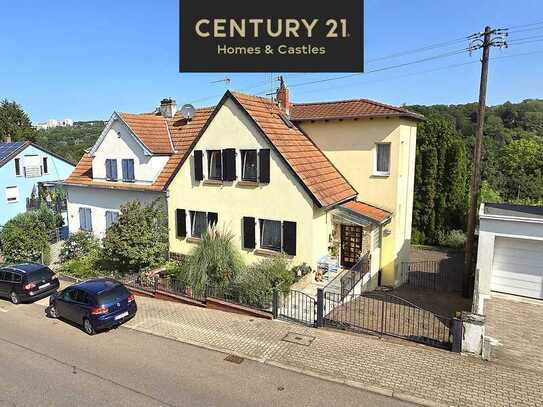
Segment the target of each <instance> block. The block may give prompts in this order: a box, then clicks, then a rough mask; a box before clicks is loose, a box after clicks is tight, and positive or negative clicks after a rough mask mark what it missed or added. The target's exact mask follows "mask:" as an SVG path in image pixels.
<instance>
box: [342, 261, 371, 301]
mask: <svg viewBox="0 0 543 407" xmlns="http://www.w3.org/2000/svg"><path fill="white" fill-rule="evenodd" d="M369 271H370V262H369V259H368V258H367V257H363V258H361V259H360V260H358V262H357V263H356V264H355V265H354V266H353V267H351V269H350V270H349V271H347V272H346V273H344V274H343V275H342V276H341V280H340V281H341V295H342V297H346V296H347V295H348V294H349V293H350V292H351V290H352V289H353V288H354V287H355V286H356V285H357V284H358V283H359V282H360V280H362V279H363V278H364V276H365V275H366V274H367V273H368V272H369Z"/></svg>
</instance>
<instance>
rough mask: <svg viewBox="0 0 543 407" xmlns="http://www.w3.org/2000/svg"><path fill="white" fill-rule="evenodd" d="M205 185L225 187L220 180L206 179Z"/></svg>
mask: <svg viewBox="0 0 543 407" xmlns="http://www.w3.org/2000/svg"><path fill="white" fill-rule="evenodd" d="M203 183H204V185H223V182H222V180H220V179H205V180H204V181H203Z"/></svg>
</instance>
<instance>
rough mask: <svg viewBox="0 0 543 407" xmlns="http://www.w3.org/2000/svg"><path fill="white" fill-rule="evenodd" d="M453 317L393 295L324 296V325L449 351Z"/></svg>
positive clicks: (376, 292)
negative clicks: (436, 312) (392, 337)
mask: <svg viewBox="0 0 543 407" xmlns="http://www.w3.org/2000/svg"><path fill="white" fill-rule="evenodd" d="M451 324H452V318H447V317H442V316H440V315H436V314H434V313H432V312H430V311H428V310H425V309H422V308H420V307H418V306H416V305H415V304H412V303H410V302H409V301H406V300H404V299H403V298H400V297H397V296H395V295H392V294H389V293H386V292H380V291H372V292H367V293H362V294H356V295H354V294H349V295H348V296H347V297H345V298H343V299H342V298H341V295H340V294H336V293H330V292H325V293H324V325H327V326H331V327H334V328H339V329H345V330H350V331H355V332H366V333H373V334H376V335H379V336H383V335H387V336H394V337H398V338H402V339H407V340H410V341H414V342H419V343H423V344H426V345H430V346H434V347H438V348H445V349H451V347H452V332H451V331H452V325H451Z"/></svg>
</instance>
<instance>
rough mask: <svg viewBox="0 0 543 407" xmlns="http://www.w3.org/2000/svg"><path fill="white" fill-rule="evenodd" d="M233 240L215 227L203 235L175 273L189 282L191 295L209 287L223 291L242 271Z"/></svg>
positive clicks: (238, 252)
mask: <svg viewBox="0 0 543 407" xmlns="http://www.w3.org/2000/svg"><path fill="white" fill-rule="evenodd" d="M233 238H234V235H233V234H232V233H231V232H229V231H226V230H222V229H218V228H216V227H210V228H209V229H208V230H207V231H206V232H205V233H204V234H203V235H202V240H201V242H199V244H198V245H197V246H196V247H195V248H194V249H193V250H192V251H191V253H190V254H189V256H188V257H187V259H186V260H185V262H184V263H183V264H182V265H181V266H180V269H179V273H178V274H179V275H180V276H183V277H182V278H186V279H187V281H188V282H190V285H191V286H192V289H193V290H194V292H196V293H203V292H204V289H205V287H206V285H208V284H209V285H212V286H213V287H219V288H221V287H226V286H228V285H229V284H230V282H232V281H233V280H234V279H235V278H236V276H237V275H238V274H239V272H240V271H241V270H242V268H243V260H242V258H241V253H240V251H239V250H238V249H237V248H236V247H235V246H234V244H233Z"/></svg>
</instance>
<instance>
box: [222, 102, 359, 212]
mask: <svg viewBox="0 0 543 407" xmlns="http://www.w3.org/2000/svg"><path fill="white" fill-rule="evenodd" d="M231 94H232V96H233V97H234V98H235V100H237V101H238V103H239V104H240V105H241V106H242V107H243V108H244V109H245V110H246V111H247V113H249V115H250V116H251V117H252V118H253V120H254V121H255V123H256V125H257V126H258V127H259V128H260V130H262V132H263V133H264V135H265V136H266V137H267V138H268V139H269V141H270V143H271V144H272V146H273V147H275V149H276V150H277V151H278V152H279V154H280V155H281V156H282V157H283V158H284V159H285V161H286V162H287V164H288V165H289V166H290V167H291V168H292V170H293V172H294V173H295V174H296V175H297V177H298V178H299V179H300V180H301V182H302V184H303V185H304V186H305V187H306V188H307V190H308V191H309V192H310V194H311V195H312V196H313V197H314V198H315V200H316V201H317V202H318V204H319V205H320V206H323V207H328V206H331V205H335V204H338V203H340V202H344V201H345V200H348V199H352V198H354V197H355V196H356V195H357V192H356V191H355V190H354V188H353V187H352V186H351V185H350V184H349V182H348V181H347V180H346V179H345V177H343V175H342V174H341V173H340V172H339V171H338V169H337V168H336V167H334V165H333V164H332V163H331V162H330V160H329V159H328V158H327V157H326V156H325V155H324V153H323V152H322V151H321V150H320V149H319V148H318V147H317V146H316V145H315V144H314V143H313V142H312V141H311V139H310V138H309V137H308V136H306V135H305V134H304V133H302V131H301V130H299V129H298V128H297V127H296V126H289V125H288V119H287V120H285V119H284V118H285V116H284V115H282V112H281V110H280V109H279V108H278V107H277V105H276V104H275V103H274V102H272V101H271V100H269V99H265V98H261V97H256V96H250V95H245V94H242V93H237V92H233V93H231Z"/></svg>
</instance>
